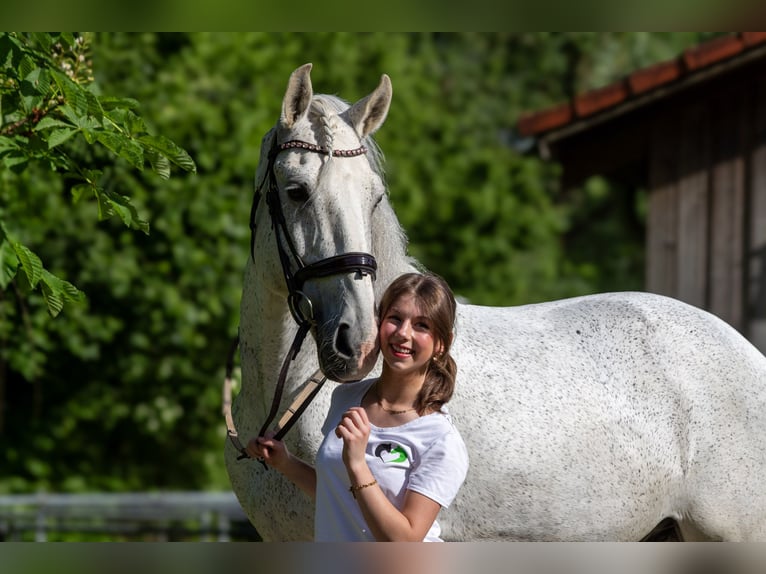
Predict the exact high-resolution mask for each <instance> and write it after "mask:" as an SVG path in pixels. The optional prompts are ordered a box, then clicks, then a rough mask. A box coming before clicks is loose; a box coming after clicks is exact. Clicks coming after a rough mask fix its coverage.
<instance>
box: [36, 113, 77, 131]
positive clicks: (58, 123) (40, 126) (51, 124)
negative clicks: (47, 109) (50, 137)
mask: <svg viewBox="0 0 766 574" xmlns="http://www.w3.org/2000/svg"><path fill="white" fill-rule="evenodd" d="M71 127H74V125H73V124H72V123H70V122H65V121H62V120H60V119H57V118H54V117H53V116H45V117H44V118H43V119H41V120H40V121H39V122H37V125H36V126H35V131H36V132H39V131H40V130H45V129H48V128H71Z"/></svg>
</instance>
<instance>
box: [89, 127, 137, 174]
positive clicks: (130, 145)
mask: <svg viewBox="0 0 766 574" xmlns="http://www.w3.org/2000/svg"><path fill="white" fill-rule="evenodd" d="M96 139H97V140H98V141H99V143H101V144H103V145H104V146H105V147H107V148H108V149H110V150H111V151H113V152H114V153H115V154H117V155H119V156H120V157H121V158H123V159H126V160H127V161H128V162H129V163H130V164H131V165H132V166H133V167H135V168H137V169H140V170H143V169H144V150H143V148H142V147H141V146H140V145H139V144H138V143H137V142H136V141H135V140H132V139H131V138H129V137H126V136H124V135H122V134H120V133H118V132H107V131H101V132H98V133H97V134H96Z"/></svg>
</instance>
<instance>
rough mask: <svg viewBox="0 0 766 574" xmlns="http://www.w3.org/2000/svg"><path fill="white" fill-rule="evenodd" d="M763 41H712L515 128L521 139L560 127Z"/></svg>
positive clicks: (751, 36) (758, 36)
mask: <svg viewBox="0 0 766 574" xmlns="http://www.w3.org/2000/svg"><path fill="white" fill-rule="evenodd" d="M765 42H766V32H739V33H736V34H730V35H727V36H719V37H717V38H713V39H712V40H708V41H707V42H703V43H702V44H699V45H697V46H694V47H692V48H688V49H687V50H685V51H684V52H683V54H682V55H681V56H679V57H678V58H674V59H672V60H668V61H666V62H661V63H659V64H655V65H653V66H649V67H647V68H643V69H641V70H637V71H635V72H633V73H631V74H630V75H628V76H627V77H626V78H624V79H622V80H619V81H617V82H615V83H613V84H610V85H608V86H606V87H604V88H599V89H596V90H592V91H590V92H587V93H585V94H581V95H579V96H576V97H575V98H574V99H573V100H572V101H571V102H570V103H567V104H561V105H558V106H554V107H552V108H548V109H546V110H542V111H538V112H533V113H531V114H528V115H525V116H522V117H521V118H520V119H519V121H518V123H517V128H518V130H519V132H520V133H521V134H522V135H524V136H534V135H536V134H539V133H542V132H545V131H548V130H551V129H555V128H559V127H562V126H564V125H566V124H568V123H570V122H572V121H574V119H575V118H576V117H583V116H588V115H592V114H595V113H596V112H600V111H602V110H605V109H607V108H610V107H612V106H615V105H617V104H619V103H621V102H623V101H625V100H627V99H628V98H630V97H631V96H637V95H640V94H643V93H645V92H648V91H649V90H652V89H655V88H657V87H659V86H662V85H666V84H668V83H670V82H673V81H675V80H678V79H680V78H682V77H683V76H684V75H686V74H688V73H690V72H694V71H696V70H699V69H701V68H704V67H706V66H710V65H712V64H715V63H716V62H720V61H721V60H725V59H727V58H730V57H732V56H735V55H737V54H739V53H740V52H742V51H744V50H747V49H749V48H751V47H753V46H756V45H758V44H762V43H765Z"/></svg>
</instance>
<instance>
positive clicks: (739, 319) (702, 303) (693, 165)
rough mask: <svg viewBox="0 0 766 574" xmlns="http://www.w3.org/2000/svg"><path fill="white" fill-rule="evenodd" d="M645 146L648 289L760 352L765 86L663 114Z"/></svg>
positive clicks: (765, 346) (746, 85)
mask: <svg viewBox="0 0 766 574" xmlns="http://www.w3.org/2000/svg"><path fill="white" fill-rule="evenodd" d="M648 139H649V142H648V143H649V145H648V147H647V149H648V155H649V157H648V162H647V169H648V189H649V210H648V213H649V215H648V220H647V268H646V289H647V290H648V291H652V292H656V293H661V294H665V295H670V296H673V297H676V298H678V299H681V300H683V301H686V302H688V303H691V304H693V305H696V306H698V307H702V308H705V309H708V310H709V311H711V312H713V313H715V314H716V315H718V316H719V317H721V318H722V319H724V320H725V321H727V322H728V323H730V324H731V325H732V326H734V327H735V328H737V329H738V330H739V331H740V332H742V333H743V334H744V335H745V336H747V337H748V338H749V339H750V340H751V341H753V343H755V344H756V346H758V347H759V348H760V349H761V350H762V351H766V81H763V80H756V79H751V80H749V81H743V82H742V83H740V82H735V83H730V84H722V85H721V86H720V87H718V88H717V89H715V90H709V91H708V92H706V93H705V94H704V95H702V96H701V95H700V94H699V93H698V97H697V98H696V99H695V100H693V101H689V100H686V101H684V102H678V103H677V104H676V105H670V106H666V107H664V108H663V109H661V110H659V111H658V113H657V114H655V115H654V116H653V117H652V119H651V126H650V129H649V136H648Z"/></svg>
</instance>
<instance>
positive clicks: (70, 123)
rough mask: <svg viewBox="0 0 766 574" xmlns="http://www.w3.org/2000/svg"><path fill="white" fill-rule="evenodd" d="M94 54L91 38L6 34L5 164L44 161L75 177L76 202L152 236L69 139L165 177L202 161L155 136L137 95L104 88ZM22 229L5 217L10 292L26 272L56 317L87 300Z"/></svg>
mask: <svg viewBox="0 0 766 574" xmlns="http://www.w3.org/2000/svg"><path fill="white" fill-rule="evenodd" d="M89 51H90V44H89V37H88V36H87V35H77V34H66V33H64V34H44V33H38V34H29V35H22V34H17V33H7V32H6V33H2V34H0V167H1V168H5V169H7V170H11V171H12V172H13V173H16V174H18V173H21V172H22V171H24V170H25V169H27V168H28V167H29V164H30V163H36V164H38V165H44V166H46V167H47V168H48V169H50V170H52V171H54V172H58V173H60V174H61V175H62V177H64V178H66V179H67V180H69V182H70V185H71V187H70V191H71V194H72V198H73V200H74V201H75V202H77V201H79V200H80V199H81V198H82V197H83V196H88V195H93V196H94V197H95V199H96V201H97V205H98V217H99V219H106V218H108V217H111V216H112V215H115V214H117V215H118V216H119V217H120V219H122V221H123V223H124V224H125V225H126V226H128V227H130V228H134V229H140V230H141V231H143V232H145V233H148V232H149V224H148V223H147V222H146V221H144V220H143V219H141V218H140V217H139V215H138V212H137V210H136V208H135V207H134V206H133V205H132V204H131V202H130V199H129V198H128V197H127V196H125V195H122V194H120V193H119V192H117V191H115V190H114V189H109V188H107V187H105V186H104V184H103V183H102V181H103V176H104V173H103V171H102V170H99V169H90V168H88V167H86V166H84V165H83V164H82V163H81V162H79V161H78V158H77V157H76V156H75V155H73V153H72V151H71V150H70V149H68V147H67V146H65V145H64V144H66V143H67V142H70V140H71V139H72V138H73V137H79V138H82V139H83V140H84V141H85V142H87V144H89V145H93V144H95V143H98V144H100V145H102V146H104V147H105V148H107V149H109V150H110V151H111V152H112V153H114V154H115V155H116V156H118V157H120V158H122V159H123V160H125V161H127V162H128V163H129V165H131V166H132V167H133V168H135V169H138V170H143V169H144V164H145V162H146V161H149V162H151V165H152V167H153V169H154V170H155V171H156V172H157V173H158V174H159V175H160V176H161V177H164V178H168V177H169V175H170V164H171V163H172V164H174V165H176V166H178V167H180V168H181V169H184V170H186V171H192V172H193V171H195V166H194V161H193V160H192V159H191V157H190V156H189V155H188V154H187V153H186V152H185V151H184V150H183V149H181V148H180V147H178V146H177V145H176V144H174V143H173V142H172V141H170V140H168V139H167V138H164V137H162V136H153V135H151V134H149V133H148V131H147V129H146V126H145V125H144V120H143V119H142V118H141V117H140V116H138V115H136V113H134V111H133V110H135V109H136V108H137V107H138V102H137V101H136V100H133V99H129V98H114V97H108V96H101V95H100V94H99V93H98V90H97V89H96V85H95V84H94V81H93V80H94V78H93V74H92V62H91V60H90V53H89ZM17 189H18V188H16V190H17ZM16 190H14V187H13V186H12V185H7V186H3V189H2V196H0V199H1V200H2V204H0V205H7V204H9V203H13V202H15V201H17V200H18V198H17V197H16V196H14V191H16ZM1 215H2V212H0V216H1ZM17 233H23V230H13V231H9V230H8V225H5V224H4V221H3V220H2V219H0V256H1V257H2V259H0V266H1V267H2V269H3V274H2V276H0V287H2V289H6V288H7V287H8V284H9V283H10V282H12V281H13V280H14V278H15V277H16V275H17V273H18V270H22V271H24V276H23V279H24V280H25V281H24V284H25V286H28V287H29V288H31V289H35V288H38V286H39V288H40V289H41V291H42V294H43V297H44V299H45V302H46V303H47V305H48V311H49V313H50V314H51V315H53V316H56V315H58V314H59V312H61V309H62V308H63V305H64V302H65V301H81V300H82V299H83V293H82V292H81V291H79V290H78V289H77V288H76V287H74V285H72V284H71V283H69V282H68V281H65V280H63V279H61V278H59V277H56V276H55V275H53V274H52V273H50V272H49V271H47V270H46V269H44V268H43V264H42V261H41V260H40V258H39V257H38V256H37V255H35V253H34V252H32V251H31V250H30V249H29V248H28V247H26V246H25V245H24V244H23V243H21V242H20V241H19V240H18V239H16V235H17ZM9 247H10V249H9Z"/></svg>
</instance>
